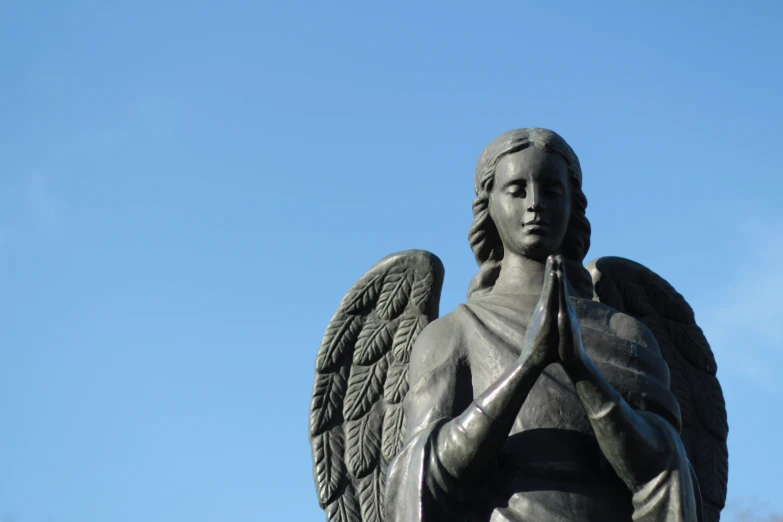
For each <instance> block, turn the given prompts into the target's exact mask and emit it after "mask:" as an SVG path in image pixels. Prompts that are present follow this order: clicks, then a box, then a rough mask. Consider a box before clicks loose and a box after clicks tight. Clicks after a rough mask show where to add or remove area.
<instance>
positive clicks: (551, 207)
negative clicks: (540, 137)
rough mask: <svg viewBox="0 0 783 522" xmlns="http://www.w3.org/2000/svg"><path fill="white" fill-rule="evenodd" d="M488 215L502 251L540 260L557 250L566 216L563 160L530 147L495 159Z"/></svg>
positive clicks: (568, 191) (568, 194)
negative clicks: (495, 229) (498, 236)
mask: <svg viewBox="0 0 783 522" xmlns="http://www.w3.org/2000/svg"><path fill="white" fill-rule="evenodd" d="M489 214H490V217H492V220H493V221H494V222H495V226H496V227H497V229H498V232H499V233H500V239H501V241H502V242H503V246H504V248H505V250H506V251H507V252H508V251H511V252H514V253H515V254H518V255H521V256H525V257H528V258H531V259H536V260H539V261H544V260H546V258H547V256H549V255H551V254H556V253H558V252H559V250H560V246H561V245H562V243H563V238H564V237H565V234H566V230H567V228H568V220H569V217H570V215H571V186H570V184H569V182H568V165H567V164H566V162H565V160H564V159H563V158H562V157H560V156H559V155H558V154H555V153H551V152H547V151H545V150H543V149H540V148H538V147H535V146H530V147H528V148H526V149H523V150H521V151H518V152H514V153H512V154H507V155H505V156H503V157H502V158H500V160H499V161H498V163H497V167H496V169H495V181H494V183H493V185H492V191H491V192H490V196H489Z"/></svg>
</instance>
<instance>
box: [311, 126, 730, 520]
mask: <svg viewBox="0 0 783 522" xmlns="http://www.w3.org/2000/svg"><path fill="white" fill-rule="evenodd" d="M581 187H582V172H581V167H580V165H579V160H578V159H577V156H576V154H574V152H573V150H571V147H569V146H568V144H567V143H566V142H565V141H564V140H563V139H562V138H561V137H560V136H559V135H557V134H556V133H554V132H552V131H549V130H546V129H517V130H514V131H510V132H507V133H505V134H503V135H501V136H500V137H498V138H497V139H495V140H494V141H493V142H492V143H490V145H489V146H488V147H487V148H486V149H485V150H484V152H483V153H482V155H481V157H480V158H479V162H478V165H477V168H476V175H475V179H474V189H475V192H476V198H475V200H474V201H473V212H474V222H473V225H472V226H471V228H470V231H469V234H468V236H469V241H470V246H471V248H472V250H473V254H474V257H475V259H476V261H477V264H478V266H479V270H478V273H477V274H476V276H475V277H474V278H473V280H472V281H471V283H470V285H469V290H468V300H467V301H466V303H464V304H462V305H460V306H458V307H457V309H456V310H454V311H452V312H450V313H448V314H446V315H444V316H442V317H438V301H439V298H440V290H441V285H442V282H443V266H442V264H441V262H440V261H439V260H438V258H437V257H436V256H434V255H433V254H431V253H429V252H426V251H406V252H401V253H398V254H394V255H392V256H389V257H387V258H385V259H383V260H381V261H380V262H379V263H378V264H376V265H375V266H374V267H372V268H371V269H370V270H369V271H368V272H367V273H366V274H365V275H364V276H362V277H361V278H360V279H359V280H358V281H357V283H356V284H355V285H354V286H353V288H351V289H350V291H349V292H348V293H347V294H346V295H345V297H344V298H343V300H342V302H341V303H340V306H339V308H338V310H337V312H336V313H335V315H334V317H333V318H332V320H331V321H330V323H329V326H328V327H327V331H326V333H325V335H324V339H323V342H322V345H321V348H320V350H319V352H318V356H317V359H316V377H315V384H314V388H313V398H312V403H311V413H310V440H311V444H312V450H313V463H314V476H315V482H316V489H317V494H318V500H319V502H320V504H321V506H322V507H323V508H324V510H325V511H326V515H327V519H328V520H330V521H342V522H360V521H362V522H371V521H379V522H380V521H382V520H385V521H387V522H392V521H393V522H410V521H436V520H438V521H439V520H466V521H488V520H492V521H504V520H507V521H517V520H525V521H527V520H531V521H533V520H535V521H543V520H552V521H602V522H606V521H614V520H617V521H621V520H622V521H630V520H632V519H633V520H639V521H672V522H673V521H689V522H690V521H694V520H703V521H708V522H716V521H717V520H718V519H719V517H720V510H721V509H722V508H723V504H724V502H725V498H726V483H727V480H728V455H727V450H726V437H727V433H728V423H727V418H726V409H725V404H724V401H723V394H722V391H721V388H720V385H719V383H718V381H717V378H716V371H717V366H716V363H715V359H714V357H713V354H712V350H711V349H710V347H709V344H708V343H707V341H706V339H705V338H704V335H703V334H702V332H701V329H700V328H699V327H698V325H697V324H696V323H695V320H694V316H693V311H692V310H691V308H690V306H689V305H688V304H687V302H686V301H685V299H684V298H683V297H682V296H681V295H680V294H678V293H677V292H676V291H675V290H674V289H673V288H672V287H671V285H669V284H668V283H667V282H666V281H665V280H664V279H663V278H661V277H660V276H658V275H657V274H655V273H653V272H652V271H650V270H649V269H647V268H645V267H644V266H642V265H640V264H638V263H634V262H632V261H629V260H627V259H623V258H617V257H607V258H599V259H597V260H594V261H592V262H591V263H589V264H588V265H587V267H585V266H584V265H583V261H584V258H585V255H586V253H587V251H588V249H589V246H590V231H591V229H590V223H589V221H588V220H587V217H586V214H585V210H586V207H587V200H586V198H585V195H584V193H583V192H582V188H581Z"/></svg>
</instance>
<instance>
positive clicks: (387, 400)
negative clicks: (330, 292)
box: [310, 250, 443, 522]
mask: <svg viewBox="0 0 783 522" xmlns="http://www.w3.org/2000/svg"><path fill="white" fill-rule="evenodd" d="M442 284H443V265H442V264H441V262H440V260H439V259H438V258H437V257H435V256H434V255H432V254H431V253H429V252H424V251H417V250H410V251H406V252H401V253H399V254H395V255H392V256H389V257H387V258H385V259H382V260H381V261H379V262H378V263H377V264H376V265H375V266H374V267H373V268H371V269H370V270H369V271H368V272H367V273H366V274H364V275H363V276H362V277H361V278H360V279H359V280H358V281H357V282H356V284H355V285H354V286H353V287H352V288H351V289H350V290H349V291H348V292H347V293H346V295H345V297H344V298H343V299H342V301H341V302H340V307H339V308H338V309H337V312H336V313H335V315H334V317H333V318H332V320H331V322H330V323H329V325H328V326H327V328H326V333H325V334H324V337H323V340H322V342H321V348H320V350H319V351H318V355H317V357H316V374H315V383H314V385H313V398H312V402H311V407H310V443H311V446H312V450H313V475H314V478H315V483H316V489H317V492H318V499H319V502H320V503H321V506H322V507H323V508H324V511H325V512H326V517H327V520H328V521H329V522H383V507H384V506H383V493H384V486H383V481H384V478H385V476H386V467H387V466H388V464H389V462H390V461H391V460H392V459H393V458H394V457H395V455H397V453H398V452H399V451H400V449H401V448H402V444H403V441H404V438H405V410H404V409H403V407H402V404H401V403H402V401H403V399H404V398H405V394H407V392H408V380H407V373H408V363H409V361H410V352H411V349H412V347H413V345H414V343H415V342H416V338H417V337H418V335H419V334H420V333H421V331H422V330H423V329H424V327H425V326H426V325H427V324H428V323H429V322H430V321H432V320H434V319H435V318H436V317H437V313H438V299H440V290H441V286H442Z"/></svg>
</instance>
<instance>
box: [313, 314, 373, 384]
mask: <svg viewBox="0 0 783 522" xmlns="http://www.w3.org/2000/svg"><path fill="white" fill-rule="evenodd" d="M361 328H362V320H361V318H360V317H356V316H345V317H335V318H334V319H333V320H332V322H331V323H329V327H328V328H327V329H326V334H325V335H324V339H323V341H322V342H321V349H320V350H319V351H318V357H317V358H316V360H315V368H316V370H318V371H319V372H326V371H328V370H332V369H334V368H336V367H337V366H339V365H340V363H341V362H342V361H343V358H344V355H345V353H346V352H347V351H349V350H350V349H351V348H352V347H353V345H354V344H355V343H356V341H357V339H358V337H359V332H360V331H361Z"/></svg>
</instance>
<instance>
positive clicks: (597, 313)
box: [573, 298, 658, 350]
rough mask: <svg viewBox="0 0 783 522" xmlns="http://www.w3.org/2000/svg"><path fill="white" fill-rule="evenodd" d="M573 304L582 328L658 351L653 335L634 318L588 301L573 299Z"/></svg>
mask: <svg viewBox="0 0 783 522" xmlns="http://www.w3.org/2000/svg"><path fill="white" fill-rule="evenodd" d="M573 303H574V308H575V310H576V313H577V315H578V316H579V318H580V322H581V323H582V324H583V325H584V326H587V327H588V328H594V329H597V330H603V331H605V332H607V333H609V334H611V335H614V336H616V337H619V338H620V339H623V340H625V341H630V342H633V343H637V344H640V345H642V346H645V347H647V348H651V349H654V350H658V343H657V342H656V341H655V336H654V335H653V333H652V332H651V331H650V329H649V328H647V326H646V325H645V324H644V323H643V322H641V321H640V320H638V319H636V318H635V317H632V316H630V315H628V314H626V313H623V312H620V311H619V310H616V309H615V308H612V307H611V306H608V305H605V304H603V303H599V302H598V301H593V300H590V299H580V298H575V299H573Z"/></svg>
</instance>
